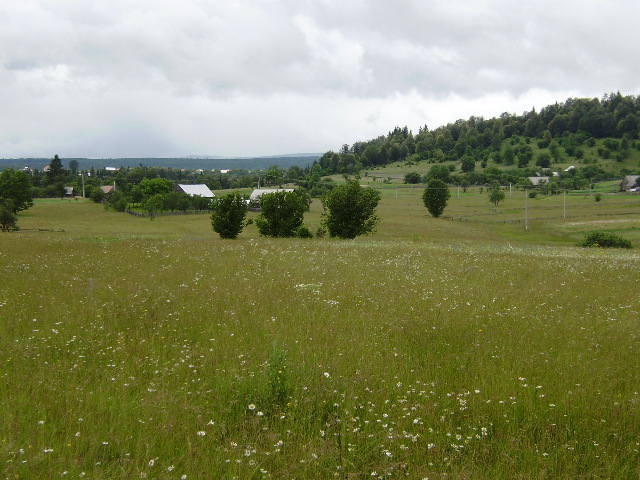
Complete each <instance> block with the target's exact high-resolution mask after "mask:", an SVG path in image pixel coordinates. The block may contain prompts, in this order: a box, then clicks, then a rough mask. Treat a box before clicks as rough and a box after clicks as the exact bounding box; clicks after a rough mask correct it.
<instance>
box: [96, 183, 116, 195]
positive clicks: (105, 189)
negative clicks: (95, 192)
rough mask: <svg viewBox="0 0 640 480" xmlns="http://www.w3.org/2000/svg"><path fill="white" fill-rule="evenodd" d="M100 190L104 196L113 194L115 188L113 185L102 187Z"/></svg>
mask: <svg viewBox="0 0 640 480" xmlns="http://www.w3.org/2000/svg"><path fill="white" fill-rule="evenodd" d="M100 190H102V193H104V194H105V195H110V194H112V193H113V192H115V190H116V186H115V185H103V186H101V187H100Z"/></svg>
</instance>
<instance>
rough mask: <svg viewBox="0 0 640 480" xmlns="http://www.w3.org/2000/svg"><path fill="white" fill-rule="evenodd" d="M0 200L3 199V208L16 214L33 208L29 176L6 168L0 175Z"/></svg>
mask: <svg viewBox="0 0 640 480" xmlns="http://www.w3.org/2000/svg"><path fill="white" fill-rule="evenodd" d="M0 199H5V200H6V202H5V207H4V208H7V209H9V210H11V212H12V213H14V214H15V213H18V212H19V211H21V210H26V209H27V208H29V207H32V206H33V191H32V188H31V181H30V180H29V175H27V174H26V173H25V172H23V171H22V170H14V169H13V168H7V169H6V170H3V171H2V173H0Z"/></svg>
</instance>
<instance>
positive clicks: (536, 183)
mask: <svg viewBox="0 0 640 480" xmlns="http://www.w3.org/2000/svg"><path fill="white" fill-rule="evenodd" d="M528 178H529V181H530V182H531V183H532V184H533V185H534V186H535V187H538V186H540V184H542V183H549V177H528Z"/></svg>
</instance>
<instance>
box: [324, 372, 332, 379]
mask: <svg viewBox="0 0 640 480" xmlns="http://www.w3.org/2000/svg"><path fill="white" fill-rule="evenodd" d="M323 375H324V378H329V377H330V376H331V375H329V372H324V373H323Z"/></svg>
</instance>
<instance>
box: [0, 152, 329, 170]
mask: <svg viewBox="0 0 640 480" xmlns="http://www.w3.org/2000/svg"><path fill="white" fill-rule="evenodd" d="M320 156H321V154H317V153H297V154H287V155H277V156H271V157H255V158H214V157H199V156H189V157H182V158H155V157H148V158H64V157H63V158H62V163H63V165H64V166H65V167H68V165H69V162H70V161H71V160H77V161H78V164H79V167H80V169H82V170H88V169H90V168H91V167H93V168H96V169H102V168H106V167H136V166H138V165H140V164H142V165H144V166H147V167H163V168H175V169H182V168H184V169H188V170H193V169H202V170H209V171H210V170H227V169H231V170H238V169H244V170H267V169H268V168H269V167H270V166H271V165H278V167H280V168H282V169H286V168H289V167H291V166H293V165H298V166H300V167H306V166H309V165H311V164H312V163H313V161H314V160H317V159H318V158H320ZM50 160H51V159H50V158H3V159H0V170H2V169H5V168H15V169H18V168H24V167H27V166H28V167H30V168H32V169H36V168H37V169H39V170H41V169H42V168H44V166H45V165H48V164H49V161H50Z"/></svg>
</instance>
